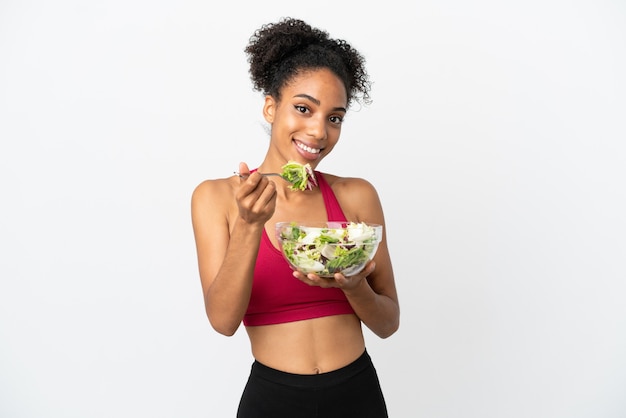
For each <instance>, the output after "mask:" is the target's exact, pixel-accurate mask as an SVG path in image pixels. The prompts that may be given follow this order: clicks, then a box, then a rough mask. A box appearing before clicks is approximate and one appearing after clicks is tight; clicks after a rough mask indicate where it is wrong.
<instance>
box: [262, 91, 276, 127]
mask: <svg viewBox="0 0 626 418" xmlns="http://www.w3.org/2000/svg"><path fill="white" fill-rule="evenodd" d="M277 105H278V103H276V100H275V99H274V98H273V97H272V96H270V95H267V96H265V104H264V105H263V117H264V118H265V121H266V122H267V123H274V117H275V115H276V106H277Z"/></svg>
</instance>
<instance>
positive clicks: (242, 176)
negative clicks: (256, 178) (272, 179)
mask: <svg viewBox="0 0 626 418" xmlns="http://www.w3.org/2000/svg"><path fill="white" fill-rule="evenodd" d="M234 173H235V174H236V175H238V176H239V177H240V178H242V179H247V178H248V175H244V174H241V173H238V172H236V171H234ZM259 174H260V175H262V176H263V177H269V176H278V177H280V178H281V179H283V180H285V181H286V182H288V183H293V181H291V180H288V179H286V178H284V177H283V175H282V174H280V173H259Z"/></svg>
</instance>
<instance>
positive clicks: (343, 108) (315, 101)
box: [293, 93, 348, 113]
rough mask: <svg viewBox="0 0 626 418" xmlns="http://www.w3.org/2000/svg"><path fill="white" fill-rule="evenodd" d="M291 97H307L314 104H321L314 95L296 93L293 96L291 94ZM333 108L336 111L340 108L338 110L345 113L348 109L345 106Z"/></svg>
mask: <svg viewBox="0 0 626 418" xmlns="http://www.w3.org/2000/svg"><path fill="white" fill-rule="evenodd" d="M293 97H302V98H304V99H308V100H310V101H312V102H313V103H315V104H316V105H318V106H319V105H320V104H321V102H320V101H319V100H317V99H316V98H315V97H313V96H309V95H308V94H304V93H301V94H296V95H295V96H293ZM333 110H334V111H338V110H340V111H342V112H345V113H347V112H348V111H347V110H346V108H345V107H334V108H333Z"/></svg>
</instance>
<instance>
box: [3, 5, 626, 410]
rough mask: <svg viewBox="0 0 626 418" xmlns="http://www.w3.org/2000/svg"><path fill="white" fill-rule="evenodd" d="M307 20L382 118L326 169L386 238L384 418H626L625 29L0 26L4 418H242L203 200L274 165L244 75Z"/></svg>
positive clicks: (365, 125) (364, 12)
mask: <svg viewBox="0 0 626 418" xmlns="http://www.w3.org/2000/svg"><path fill="white" fill-rule="evenodd" d="M282 16H294V17H300V18H302V19H304V20H307V21H308V22H309V23H311V24H314V25H317V26H320V27H322V28H324V29H327V30H328V31H329V32H330V33H331V34H332V35H333V36H337V37H340V38H345V39H347V40H348V41H350V42H351V43H352V44H353V45H354V46H355V47H357V48H359V49H360V50H361V51H362V52H363V54H364V55H365V57H366V59H367V61H368V65H369V67H368V68H369V72H370V75H371V77H372V80H373V81H374V83H375V84H374V87H373V91H372V93H373V98H374V103H373V104H372V105H371V106H369V107H365V108H362V109H358V108H356V109H354V111H353V112H352V113H350V114H349V117H348V118H347V120H346V122H345V124H344V130H343V136H342V139H341V141H340V143H339V145H338V146H337V147H336V148H335V151H334V153H333V154H332V155H331V156H329V157H328V158H327V159H326V160H324V161H323V163H322V164H321V165H320V166H319V169H321V170H322V171H328V172H333V173H335V174H339V175H349V176H362V177H366V178H367V179H369V180H370V181H371V182H372V183H373V184H374V185H375V186H376V187H377V188H378V190H379V192H380V197H381V199H382V201H383V205H384V207H385V210H386V218H387V223H388V225H387V232H388V239H389V246H390V250H391V253H392V257H393V261H394V265H395V272H396V279H397V284H398V289H399V292H400V302H401V308H402V323H401V328H400V330H399V331H398V333H397V334H395V335H394V336H392V337H391V338H389V339H386V340H380V339H378V338H376V337H375V336H374V335H373V334H371V333H370V332H369V331H367V335H366V337H367V340H368V347H369V351H370V354H371V355H372V357H373V359H374V362H375V364H376V367H377V369H378V372H379V375H380V378H381V381H382V385H383V388H384V390H385V393H386V396H387V401H388V404H389V410H390V414H391V416H392V417H393V418H403V417H407V418H413V417H418V418H421V417H424V418H504V417H505V418H624V417H626V396H625V394H626V307H625V302H624V300H625V296H626V266H625V260H626V241H625V239H624V236H625V232H626V222H625V220H624V214H625V213H626V204H625V200H626V187H625V179H626V168H625V167H626V157H625V154H626V145H625V140H626V123H625V122H626V100H625V98H626V81H625V80H626V77H625V74H626V4H625V3H624V2H623V1H617V0H614V1H609V0H606V1H602V0H579V1H565V0H543V1H539V0H530V1H524V2H501V1H495V0H493V1H488V0H480V1H473V2H472V1H461V0H458V1H446V0H444V1H435V0H428V1H418V2H411V1H397V2H396V1H384V2H373V3H371V4H370V3H368V2H363V1H343V2H329V1H318V2H292V1H289V2H279V1H276V2H252V1H250V2H248V3H241V2H237V1H232V2H217V3H216V2H208V1H197V0H182V1H180V0H178V1H148V0H124V1H121V0H112V1H106V2H84V1H78V0H76V1H71V0H61V1H55V2H44V1H41V0H39V1H38V0H31V1H28V0H20V1H18V0H0V140H1V147H0V196H1V205H0V245H1V247H2V248H1V250H2V251H1V252H0V416H2V417H3V418H5V417H6V418H23V417H24V418H40V417H55V418H56V417H59V418H71V417H80V418H83V417H88V418H101V417H114V418H126V417H132V418H134V417H154V418H157V417H158V418H161V417H163V418H179V417H184V418H196V417H216V418H222V417H224V418H227V417H233V416H234V412H235V409H236V406H237V402H238V400H239V396H240V394H241V390H242V388H243V385H244V383H245V380H246V378H247V375H248V371H249V367H250V364H251V361H252V357H251V355H250V353H249V349H248V344H247V339H246V336H245V332H244V331H243V329H240V330H239V331H238V333H237V334H236V335H235V336H234V337H232V338H227V337H223V336H221V335H219V334H217V333H215V332H214V331H213V330H212V329H211V328H210V326H209V324H208V321H207V320H206V317H205V314H204V307H203V302H202V295H201V290H200V282H199V279H198V274H197V269H196V259H195V247H194V243H193V236H192V230H191V224H190V216H189V200H190V196H191V192H192V190H193V188H194V187H195V186H196V185H197V184H198V183H199V182H200V181H202V180H203V179H205V178H215V177H225V176H228V175H230V174H231V173H232V172H233V171H234V170H236V169H237V164H238V163H239V161H246V162H248V163H249V164H250V165H251V166H255V165H256V164H258V163H260V161H261V159H262V156H263V155H264V152H265V148H266V145H267V136H266V134H265V131H264V127H263V124H262V118H261V106H262V97H261V96H260V94H258V93H256V92H253V91H252V89H251V83H250V81H249V79H248V74H247V64H246V58H245V55H244V53H243V48H244V47H245V45H246V43H247V40H248V37H249V36H250V35H251V34H252V32H253V31H254V30H255V29H256V28H257V27H259V26H260V25H261V24H263V23H267V22H270V21H275V20H277V19H278V18H280V17H282Z"/></svg>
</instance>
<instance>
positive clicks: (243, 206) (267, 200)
mask: <svg viewBox="0 0 626 418" xmlns="http://www.w3.org/2000/svg"><path fill="white" fill-rule="evenodd" d="M239 173H240V174H241V175H243V176H244V177H245V176H246V175H248V177H247V178H242V179H241V180H240V185H239V190H237V193H236V195H235V199H236V200H237V206H238V208H239V217H240V218H241V219H243V220H244V221H246V222H248V223H261V224H265V222H267V221H268V220H269V219H270V218H271V217H272V215H273V214H274V210H275V209H276V185H275V184H274V182H272V181H270V180H268V179H267V177H263V176H262V175H260V174H259V173H257V172H254V173H250V169H249V168H248V165H247V164H246V163H239Z"/></svg>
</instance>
